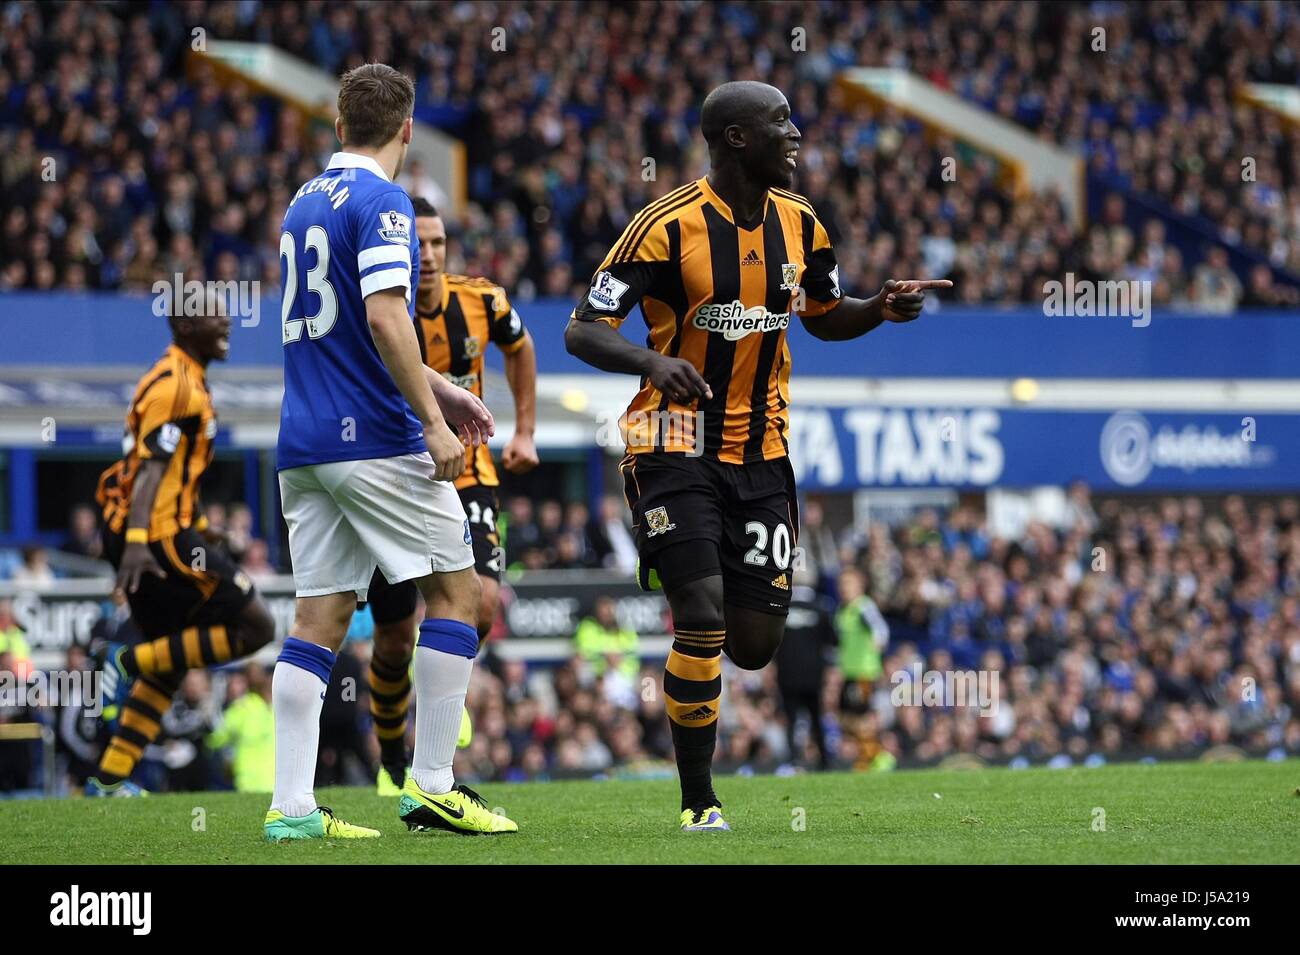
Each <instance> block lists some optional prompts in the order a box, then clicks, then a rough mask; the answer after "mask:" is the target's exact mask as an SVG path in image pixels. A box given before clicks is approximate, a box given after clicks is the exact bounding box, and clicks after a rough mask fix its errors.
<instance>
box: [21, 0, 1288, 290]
mask: <svg viewBox="0 0 1300 955" xmlns="http://www.w3.org/2000/svg"><path fill="white" fill-rule="evenodd" d="M0 18H3V20H4V22H5V27H6V28H5V30H4V39H3V41H0V146H2V147H3V149H2V153H0V250H2V251H3V260H4V262H5V265H4V267H3V269H0V288H35V289H50V288H56V287H57V288H64V289H70V290H81V289H95V288H99V289H127V290H144V289H148V288H149V287H150V286H151V284H152V282H153V281H154V280H155V279H156V278H162V277H167V278H170V276H172V275H174V274H176V273H178V272H180V273H185V274H186V276H187V278H199V277H205V278H211V279H220V280H228V279H235V278H242V279H258V280H260V281H261V282H262V283H263V287H264V289H274V288H276V287H278V282H279V275H278V272H279V269H278V261H279V253H278V248H279V244H278V231H279V224H280V220H281V216H282V214H283V210H284V208H285V206H286V205H287V202H288V200H289V198H290V195H291V191H292V189H294V188H296V185H297V184H298V183H300V182H302V181H305V180H306V179H308V178H310V177H312V176H314V175H315V174H316V173H317V172H318V171H319V168H320V167H321V165H322V161H323V159H324V158H325V157H326V156H328V154H329V153H330V152H332V151H333V148H334V147H333V135H332V131H331V130H330V129H329V128H328V127H326V126H324V125H323V124H316V125H315V126H314V127H312V128H306V129H304V128H301V127H300V126H299V124H298V123H297V121H296V119H295V117H294V115H293V114H292V113H291V112H290V111H288V110H284V109H280V108H279V106H278V104H277V103H276V102H274V101H273V100H272V99H270V98H266V97H258V96H255V95H254V94H253V93H251V92H250V91H249V90H248V89H247V88H244V87H242V86H239V85H233V86H222V85H219V84H218V83H217V81H216V79H215V78H214V76H213V74H212V73H211V72H210V71H209V70H207V69H205V68H203V67H199V68H196V69H194V70H192V71H190V72H189V73H187V71H186V69H185V58H186V57H187V55H188V54H189V52H190V50H191V46H192V44H193V42H194V36H193V33H192V29H193V28H194V27H196V26H197V27H202V29H203V30H204V31H206V32H205V34H204V35H205V36H206V37H209V38H211V39H214V40H215V39H226V38H229V39H244V40H256V41H262V42H271V43H274V44H275V45H277V46H279V47H281V48H283V49H285V50H287V51H288V52H290V53H293V54H295V55H297V56H300V57H302V58H304V59H306V60H309V61H311V62H313V63H315V64H317V65H318V66H320V67H321V68H322V69H325V70H328V71H331V72H334V73H337V72H339V71H341V70H344V69H346V68H349V67H351V66H355V65H357V64H359V63H361V62H363V61H365V60H368V59H369V60H375V59H378V60H383V61H386V62H389V63H392V64H393V65H395V66H397V67H398V68H399V69H403V70H404V71H406V72H408V73H409V74H410V75H412V76H414V77H416V78H417V80H418V86H417V116H418V117H419V118H421V119H422V120H426V121H429V122H431V123H434V124H435V125H437V126H439V127H441V128H443V129H445V130H446V131H448V132H450V133H451V134H453V135H456V136H458V137H461V138H462V139H463V141H464V142H465V145H466V149H467V152H468V160H469V163H468V165H469V175H470V184H469V198H470V200H471V202H470V205H469V208H468V211H467V213H466V215H465V217H464V219H463V221H460V222H453V223H451V226H452V230H451V231H452V242H451V246H450V259H449V268H451V269H452V270H456V271H464V272H468V273H471V274H482V275H488V276H491V277H493V278H494V279H496V280H497V281H498V282H500V283H501V284H503V285H504V286H506V287H507V288H508V289H509V290H510V291H511V292H512V293H513V297H514V298H516V299H517V300H519V301H525V302H526V301H527V300H529V299H531V298H533V297H538V296H561V297H571V296H573V295H574V294H575V293H576V292H578V291H580V290H581V288H582V286H583V285H584V284H585V283H586V281H587V280H588V279H589V277H590V275H591V274H592V273H593V271H594V270H595V267H596V266H597V264H598V263H599V260H600V258H601V257H602V256H603V255H604V253H605V252H606V251H607V250H608V248H609V247H610V246H611V245H612V243H613V242H614V241H615V239H616V238H617V235H618V232H619V230H620V229H621V227H622V226H623V224H625V223H626V222H627V221H628V220H629V218H630V217H631V215H632V214H634V213H635V212H636V211H637V210H638V209H639V208H640V207H641V206H642V205H644V204H645V203H646V202H648V201H650V200H651V199H653V198H655V197H657V196H659V195H662V194H663V193H664V192H666V191H668V190H669V189H671V188H673V187H674V186H676V185H677V184H679V183H680V182H682V181H684V180H686V179H687V178H690V177H691V176H694V175H696V174H698V171H699V170H701V169H702V168H703V167H704V164H705V162H704V160H705V156H704V153H703V144H702V142H701V141H700V139H699V137H698V135H697V134H696V130H695V125H696V115H697V110H698V105H699V103H700V101H701V99H702V98H703V95H704V93H705V92H707V90H708V89H709V88H710V87H711V86H712V85H714V84H716V83H718V82H720V81H722V80H725V79H736V78H743V77H751V76H752V77H756V78H762V79H765V80H767V81H769V82H772V83H773V84H775V85H777V86H778V87H780V88H781V89H783V90H785V91H786V93H787V94H788V96H789V99H790V101H791V104H792V108H793V111H794V116H795V119H796V122H797V123H798V124H799V125H800V127H801V128H802V130H803V133H804V136H805V148H804V151H803V154H802V158H801V160H800V167H801V168H800V176H799V183H798V188H799V190H800V191H802V192H803V193H805V194H806V195H807V196H808V197H809V198H810V199H811V200H812V201H813V203H814V205H815V206H816V207H817V208H818V209H819V211H820V214H821V216H822V218H823V219H824V220H825V221H826V222H827V225H828V228H830V229H831V231H832V234H833V237H834V238H835V240H836V244H837V247H838V251H839V256H840V259H841V263H842V265H841V275H842V277H843V279H844V281H845V283H846V284H847V285H848V286H849V287H852V288H857V289H864V290H869V289H874V288H877V287H879V285H880V284H881V281H882V280H883V279H884V278H886V277H887V276H888V275H897V274H903V273H907V274H925V275H927V276H929V277H935V278H938V277H950V278H953V279H955V280H957V289H958V293H957V294H958V295H959V297H960V300H961V301H963V302H970V303H976V302H979V303H1016V302H1037V301H1041V300H1042V296H1043V290H1042V287H1043V283H1044V282H1045V281H1048V280H1059V278H1060V276H1061V275H1062V274H1063V273H1065V272H1074V273H1076V274H1078V275H1080V276H1081V277H1085V278H1092V279H1104V278H1148V279H1151V280H1152V281H1153V282H1155V283H1156V284H1155V289H1154V299H1155V302H1156V304H1163V305H1170V306H1184V305H1186V306H1195V307H1198V308H1202V309H1210V310H1224V311H1231V310H1233V309H1235V308H1236V307H1238V306H1239V305H1241V306H1260V307H1273V306H1284V305H1288V304H1294V303H1295V301H1296V295H1297V292H1296V289H1295V287H1294V286H1293V285H1292V284H1289V283H1287V282H1285V281H1283V282H1279V281H1276V279H1275V275H1274V272H1273V270H1272V268H1270V265H1271V266H1272V267H1274V268H1277V269H1279V270H1283V269H1284V270H1289V272H1290V274H1291V275H1295V274H1297V273H1300V166H1298V165H1297V164H1298V163H1300V150H1298V149H1297V148H1296V147H1297V138H1296V137H1297V135H1300V132H1298V131H1297V129H1296V127H1294V126H1292V127H1290V128H1284V127H1282V126H1281V125H1279V123H1278V122H1277V120H1276V119H1275V118H1274V117H1273V116H1272V114H1269V113H1268V112H1266V111H1264V110H1260V109H1256V108H1253V107H1249V106H1245V105H1241V104H1234V103H1232V102H1231V100H1230V98H1231V96H1232V94H1233V90H1234V89H1235V88H1236V86H1237V85H1238V84H1239V83H1241V82H1243V81H1248V80H1249V81H1258V80H1273V81H1279V82H1284V83H1285V82H1293V81H1294V78H1295V76H1296V62H1295V54H1294V51H1295V50H1296V49H1298V48H1300V44H1298V43H1297V42H1296V41H1297V40H1298V39H1300V37H1298V35H1297V31H1300V25H1298V23H1297V20H1296V18H1295V16H1294V9H1293V8H1291V7H1288V6H1287V5H1283V4H1233V5H1223V4H1210V3H1204V4H1199V3H1181V2H1180V3H1160V4H1141V3H1129V4H1123V3H1119V4H1106V5H1103V6H1102V7H1097V6H1096V5H1091V4H1082V3H1073V4H1014V3H944V4H929V3H909V4H883V5H872V6H870V7H869V6H867V5H865V4H846V3H778V4H766V5H764V7H763V13H762V15H761V16H760V15H759V14H758V13H757V12H756V11H755V10H754V9H753V8H752V6H747V5H745V4H739V3H709V4H676V3H664V4H656V5H654V7H653V10H649V9H647V10H645V11H637V10H635V9H632V8H629V7H628V6H626V5H608V4H599V3H560V2H538V3H529V4H526V5H525V4H519V3H502V4H460V3H438V4H424V5H421V4H379V5H372V6H369V7H366V8H364V11H362V10H359V9H358V8H355V7H353V6H350V5H347V6H345V5H341V4H330V3H322V2H306V3H298V4H271V3H258V2H251V3H234V2H202V0H195V2H188V3H182V4H175V5H163V4H158V5H151V6H149V7H147V8H138V7H130V6H120V7H119V6H112V5H105V4H88V3H48V4H45V3H43V4H27V3H16V2H8V3H4V4H3V5H0ZM1096 25H1103V26H1104V29H1105V30H1107V31H1108V32H1107V35H1106V38H1105V43H1106V46H1105V49H1104V51H1096V50H1094V49H1093V47H1092V33H1091V31H1092V30H1093V29H1094V27H1095V26H1096ZM498 27H503V28H504V29H505V34H504V36H505V43H506V46H505V49H504V50H501V51H496V50H494V49H493V47H492V45H491V43H490V40H491V38H492V37H493V36H494V35H495V34H494V33H493V31H494V29H496V28H498ZM798 31H803V33H802V41H798V40H797V38H798V37H799V32H798ZM577 36H581V37H583V38H584V40H583V42H582V43H578V44H575V43H573V42H572V38H573V37H577ZM800 43H802V47H801V48H797V47H800ZM855 64H869V65H890V66H901V67H906V68H909V69H911V70H913V71H914V72H916V73H918V74H920V75H922V76H924V77H926V78H927V79H929V80H930V81H931V82H933V83H935V84H936V85H938V86H940V87H941V88H947V89H952V90H954V91H955V92H958V93H959V94H961V95H963V96H965V97H967V98H968V99H970V100H972V101H975V102H978V103H980V104H982V105H984V106H986V107H987V108H988V109H990V110H992V111H995V112H997V113H1000V114H1003V115H1006V116H1007V117H1008V118H1011V119H1013V120H1014V121H1016V122H1019V123H1021V124H1022V125H1024V126H1026V127H1027V128H1029V129H1031V130H1033V131H1035V132H1037V133H1038V134H1039V135H1041V136H1043V137H1045V138H1047V139H1050V140H1052V141H1054V142H1057V143H1060V144H1061V145H1063V146H1066V147H1069V148H1071V149H1073V150H1076V151H1078V152H1079V153H1080V154H1082V155H1084V156H1085V157H1086V158H1087V160H1088V162H1089V167H1090V169H1091V170H1093V171H1094V172H1097V173H1105V174H1107V175H1108V176H1111V177H1112V178H1111V179H1109V180H1107V182H1108V183H1109V185H1107V186H1106V189H1107V191H1108V195H1109V196H1110V198H1109V199H1108V207H1107V213H1106V216H1105V217H1104V220H1103V221H1098V222H1095V223H1093V224H1092V225H1091V226H1090V227H1089V229H1088V230H1087V231H1086V232H1085V233H1083V234H1077V233H1076V232H1075V231H1074V229H1073V228H1072V226H1071V224H1070V223H1069V221H1068V220H1067V217H1066V216H1065V214H1064V212H1063V208H1062V204H1061V202H1060V201H1059V199H1057V198H1056V197H1054V196H1049V195H1027V196H1014V195H1012V194H1011V193H1010V192H1009V191H1007V189H1006V188H1004V185H1003V177H1002V176H1001V175H1000V172H1001V171H1000V170H999V167H998V164H997V163H996V161H995V160H994V159H993V158H992V157H990V156H988V155H985V154H981V153H979V152H976V151H973V150H971V149H969V148H967V147H966V146H965V145H964V144H961V143H958V142H955V141H953V140H952V139H950V138H949V137H947V136H945V135H942V134H937V133H936V132H935V131H934V130H927V129H924V128H923V127H921V126H920V125H918V124H917V123H915V122H912V121H909V120H906V119H905V118H903V117H902V116H900V115H898V114H896V113H894V112H892V111H891V110H888V109H876V108H871V107H867V106H859V105H851V104H849V103H848V102H847V101H846V100H845V97H844V94H843V91H842V89H840V88H839V87H838V86H837V85H836V84H835V83H834V82H833V78H834V75H835V73H836V71H837V70H838V69H840V68H842V67H845V66H850V65H855ZM187 77H188V78H187ZM1239 152H1242V153H1245V154H1246V155H1248V156H1249V157H1250V158H1251V159H1252V160H1253V167H1252V178H1251V179H1250V181H1245V180H1244V177H1243V175H1242V168H1243V167H1242V165H1241V163H1242V159H1243V158H1246V156H1239V155H1237V153H1239ZM947 157H952V158H953V159H955V160H956V162H957V166H956V167H955V175H953V176H952V177H951V181H949V177H946V176H945V175H944V174H943V168H944V164H943V160H944V159H945V158H947ZM646 158H650V159H653V160H654V169H653V178H651V179H650V180H649V181H647V176H646V175H644V174H645V172H646V170H647V167H646V165H645V163H644V160H645V159H646ZM403 183H404V185H406V186H407V188H408V189H410V190H411V191H412V193H418V194H422V195H425V196H426V198H430V199H433V200H435V201H438V200H440V198H441V195H440V190H439V189H438V187H437V185H436V184H435V183H433V182H432V180H431V178H430V177H428V176H427V175H426V174H425V173H424V171H423V170H421V169H419V168H412V169H410V170H408V172H407V173H406V174H405V177H404V179H403ZM1138 198H1140V199H1141V202H1140V203H1137V202H1136V200H1137V199H1138ZM1149 200H1153V201H1161V202H1163V203H1165V204H1166V206H1167V207H1168V208H1169V209H1170V210H1172V212H1173V213H1175V215H1177V216H1181V217H1183V218H1182V219H1176V220H1164V219H1161V218H1159V217H1147V218H1146V223H1147V224H1146V225H1145V226H1143V227H1142V228H1141V229H1140V230H1139V232H1140V235H1134V230H1133V227H1132V224H1131V223H1130V224H1129V225H1124V224H1123V220H1124V213H1125V211H1126V210H1128V209H1130V208H1132V207H1134V206H1135V205H1140V206H1142V207H1145V204H1146V203H1147V202H1148V201H1149ZM1117 215H1118V221H1116V216H1117ZM1166 221H1178V222H1185V223H1190V224H1191V225H1188V226H1187V228H1192V227H1193V226H1196V225H1198V224H1199V226H1200V227H1202V228H1203V229H1204V230H1205V235H1206V236H1207V239H1206V242H1205V243H1204V246H1205V247H1206V251H1205V252H1204V254H1203V255H1201V256H1200V258H1201V260H1200V261H1185V260H1184V255H1183V253H1182V252H1181V251H1180V250H1179V249H1178V248H1176V247H1174V246H1172V245H1171V244H1170V243H1168V242H1167V241H1166V237H1165V235H1164V232H1165V228H1166V227H1165V224H1164V223H1165V222H1166ZM1180 228H1182V226H1180ZM1228 247H1235V248H1244V249H1247V250H1250V251H1251V252H1252V254H1253V255H1254V256H1255V264H1254V266H1253V267H1252V268H1251V269H1250V271H1249V274H1248V275H1244V276H1239V275H1238V274H1236V273H1235V272H1234V271H1233V270H1232V269H1231V268H1229V267H1228V265H1227V261H1226V258H1225V250H1226V249H1227V248H1228Z"/></svg>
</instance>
